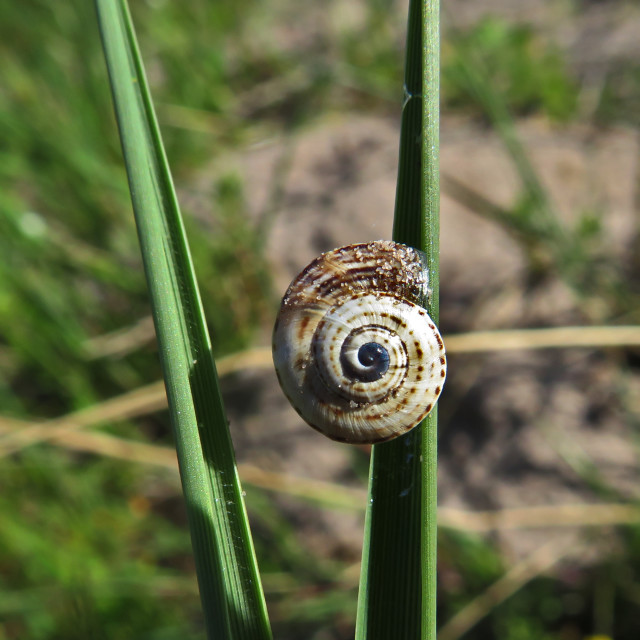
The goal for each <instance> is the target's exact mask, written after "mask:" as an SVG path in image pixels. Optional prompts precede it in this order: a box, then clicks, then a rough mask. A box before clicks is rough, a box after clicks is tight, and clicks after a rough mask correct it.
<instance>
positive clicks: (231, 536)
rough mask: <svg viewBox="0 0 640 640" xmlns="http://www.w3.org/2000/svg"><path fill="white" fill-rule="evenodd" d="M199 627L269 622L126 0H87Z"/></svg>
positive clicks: (217, 629)
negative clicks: (148, 316)
mask: <svg viewBox="0 0 640 640" xmlns="http://www.w3.org/2000/svg"><path fill="white" fill-rule="evenodd" d="M96 6H97V10H98V18H99V23H100V31H101V35H102V40H103V45H104V51H105V57H106V60H107V67H108V71H109V77H110V80H111V89H112V93H113V102H114V105H115V111H116V116H117V120H118V126H119V129H120V138H121V141H122V149H123V152H124V158H125V163H126V167H127V173H128V176H129V186H130V189H131V198H132V201H133V208H134V212H135V217H136V223H137V226H138V235H139V239H140V246H141V249H142V255H143V260H144V266H145V272H146V276H147V281H148V286H149V291H150V295H151V305H152V310H153V315H154V321H155V325H156V332H157V336H158V345H159V351H160V356H161V359H162V365H163V370H164V377H165V384H166V389H167V396H168V399H169V410H170V414H171V418H172V423H173V426H174V432H175V440H176V447H177V452H178V460H179V463H180V472H181V477H182V484H183V489H184V495H185V500H186V504H187V510H188V516H189V526H190V529H191V538H192V543H193V550H194V556H195V561H196V568H197V573H198V581H199V584H200V594H201V598H202V603H203V608H204V613H205V621H206V627H207V633H208V637H209V638H216V639H233V640H238V639H249V638H250V639H251V640H256V639H258V640H259V639H267V638H270V637H271V631H270V628H269V623H268V620H267V614H266V608H265V604H264V596H263V593H262V588H261V585H260V580H259V576H258V569H257V564H256V560H255V554H254V550H253V545H252V541H251V536H250V533H249V527H248V522H247V517H246V512H245V507H244V502H243V499H242V492H241V489H240V484H239V481H238V475H237V471H236V465H235V459H234V453H233V447H232V444H231V438H230V435H229V430H228V427H227V420H226V418H225V414H224V408H223V405H222V399H221V397H220V392H219V389H218V379H217V374H216V369H215V363H214V361H213V357H212V354H211V345H210V342H209V336H208V334H207V330H206V325H205V320H204V316H203V313H202V306H201V302H200V297H199V293H198V290H197V285H196V280H195V276H194V271H193V265H192V262H191V258H190V255H189V249H188V246H187V241H186V237H185V233H184V228H183V223H182V220H181V217H180V211H179V208H178V203H177V200H176V196H175V191H174V188H173V184H172V180H171V175H170V172H169V167H168V164H167V159H166V157H165V153H164V149H163V146H162V141H161V138H160V133H159V129H158V125H157V122H156V118H155V114H154V111H153V106H152V103H151V98H150V95H149V91H148V88H147V82H146V78H145V74H144V69H143V66H142V61H141V58H140V54H139V52H138V47H137V43H136V39H135V34H134V31H133V26H132V23H131V18H130V15H129V11H128V7H127V5H126V2H125V0H96Z"/></svg>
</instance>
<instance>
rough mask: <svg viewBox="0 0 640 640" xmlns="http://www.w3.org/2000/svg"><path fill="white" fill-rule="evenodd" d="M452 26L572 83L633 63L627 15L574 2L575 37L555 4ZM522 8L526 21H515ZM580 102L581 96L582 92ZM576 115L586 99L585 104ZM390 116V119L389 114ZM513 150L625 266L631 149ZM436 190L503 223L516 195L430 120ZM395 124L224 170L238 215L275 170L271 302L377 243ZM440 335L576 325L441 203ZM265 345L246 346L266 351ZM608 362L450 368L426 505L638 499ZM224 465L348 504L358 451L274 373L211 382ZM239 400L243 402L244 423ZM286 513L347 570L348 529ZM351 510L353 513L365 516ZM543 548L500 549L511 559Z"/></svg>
mask: <svg viewBox="0 0 640 640" xmlns="http://www.w3.org/2000/svg"><path fill="white" fill-rule="evenodd" d="M446 5H447V11H446V14H447V15H455V16H456V22H457V23H458V24H460V25H464V24H468V23H470V22H472V21H474V20H477V19H478V18H479V17H480V16H481V15H484V14H485V13H486V12H491V11H495V12H496V13H499V14H500V15H502V16H505V17H507V18H508V19H510V20H514V21H532V22H534V23H536V24H538V25H541V26H543V27H544V28H545V29H547V31H548V32H549V33H550V34H551V37H552V38H554V39H555V40H556V42H557V43H558V45H559V46H560V47H561V48H562V50H563V51H565V52H566V56H567V58H568V60H569V63H570V65H571V67H572V68H573V69H574V70H576V72H577V73H579V74H581V76H582V77H585V76H589V77H590V78H592V84H590V85H589V86H595V85H596V84H597V79H598V77H599V75H601V74H602V73H603V71H604V70H605V69H606V68H607V65H609V64H613V62H615V61H616V60H619V59H620V58H621V57H630V58H633V57H636V58H637V56H638V55H639V54H640V39H639V38H638V37H637V34H638V33H640V10H639V9H638V8H633V7H631V6H630V5H628V4H626V3H607V2H603V3H597V2H591V3H590V2H584V3H583V5H584V9H583V11H582V14H581V17H580V19H579V20H577V21H576V20H575V19H574V20H569V19H568V13H569V12H568V10H567V6H568V3H563V2H543V1H541V0H537V1H534V2H528V3H521V2H506V1H505V0H485V1H484V2H464V1H463V0H455V1H450V2H447V3H446ZM524 5H526V7H524ZM587 93H588V92H587ZM583 99H584V101H585V105H584V108H585V109H588V108H589V95H585V96H584V97H583ZM398 115H399V109H398ZM518 130H519V134H520V137H521V139H522V141H523V142H524V144H525V147H526V149H527V151H528V153H529V155H530V158H531V160H532V162H533V164H534V166H535V168H536V169H537V171H538V173H539V176H540V178H541V180H542V182H543V183H544V185H545V187H547V188H548V190H549V192H550V194H551V196H552V199H553V202H554V204H555V206H556V208H557V211H558V213H559V215H560V216H561V218H562V220H563V222H564V223H567V224H568V223H570V222H571V221H572V220H573V219H574V216H575V215H576V213H577V212H580V211H582V210H584V209H585V208H594V207H595V208H597V209H598V210H600V211H602V212H604V216H603V218H602V223H603V226H604V229H605V238H606V242H607V244H608V251H609V252H610V254H611V255H615V256H619V258H620V260H621V261H623V260H627V259H628V258H629V252H630V251H632V250H633V248H632V244H631V239H632V238H633V237H634V236H635V234H636V233H637V231H638V211H637V201H638V194H637V184H638V180H637V171H638V169H637V163H638V157H639V148H638V147H639V137H638V132H637V131H635V130H631V129H609V130H606V131H603V130H594V129H592V128H588V127H585V126H582V125H571V126H569V127H566V128H562V129H559V128H556V127H551V126H550V125H548V124H547V123H545V122H543V121H541V120H535V119H532V120H527V121H522V122H519V124H518ZM441 137H442V139H441V144H442V149H441V172H442V175H443V176H454V177H455V178H456V179H457V180H459V181H461V182H462V183H464V184H465V185H467V186H469V187H472V188H473V189H474V190H476V191H478V192H480V193H481V194H483V195H484V196H486V197H487V198H488V199H489V200H491V201H492V202H495V203H496V204H502V205H505V206H509V205H510V204H512V203H513V201H514V198H515V197H516V195H517V193H518V189H519V186H518V179H517V176H516V174H515V172H514V169H513V166H512V164H511V162H510V160H509V158H508V157H507V154H506V153H505V151H504V149H503V147H502V145H501V143H500V140H499V139H498V137H497V136H496V134H494V133H493V132H491V131H489V130H487V129H486V128H484V127H482V126H481V125H479V124H474V123H473V122H470V121H468V120H461V119H460V118H456V117H453V116H450V115H448V114H447V113H444V114H443V119H442V134H441ZM398 139H399V121H398V120H396V119H384V118H375V117H359V116H357V115H356V114H353V115H349V116H346V115H343V116H334V117H332V118H330V119H325V120H324V121H322V122H319V123H317V124H316V125H315V126H314V127H313V128H310V129H308V130H306V131H304V132H303V133H301V134H299V135H297V137H296V138H295V139H293V140H287V141H284V140H276V141H273V142H272V143H271V144H268V145H263V146H261V147H259V148H252V149H249V150H247V151H246V153H245V154H242V156H241V157H240V158H238V168H239V169H240V170H241V171H242V172H243V173H244V175H245V178H246V180H247V183H248V184H251V191H250V193H249V197H250V206H251V209H252V211H254V212H256V215H257V212H259V211H262V210H263V209H264V206H265V202H266V201H267V199H268V198H269V193H270V188H271V183H272V179H273V176H274V172H275V171H276V170H277V166H278V163H279V162H281V161H282V158H283V157H284V155H285V154H291V155H290V158H289V161H290V167H291V169H290V171H289V173H288V175H287V179H286V182H285V185H284V194H283V198H282V199H281V204H280V205H279V207H278V210H277V211H276V212H275V213H274V220H273V226H272V229H271V232H270V235H269V238H268V256H269V259H270V261H271V264H272V266H273V273H274V277H275V281H276V287H277V289H278V290H279V291H281V292H284V290H285V289H286V287H287V285H288V283H289V281H290V280H291V278H292V277H293V276H294V275H296V273H298V272H299V271H300V270H301V269H302V268H303V267H304V266H305V265H306V264H307V263H308V262H309V261H310V260H311V259H312V258H314V257H315V256H316V255H317V254H318V253H320V252H321V251H325V250H328V249H331V248H334V247H336V246H340V245H344V244H350V243H353V242H365V241H368V240H373V239H379V238H390V237H391V226H392V216H393V206H394V197H395V180H396V169H397V156H398ZM441 264H442V271H441V330H442V332H443V335H444V336H445V344H446V336H447V335H448V334H452V333H457V332H463V331H471V330H487V329H510V328H527V327H544V326H567V325H569V326H570V325H582V324H588V323H590V322H591V321H592V319H590V318H588V317H586V316H585V314H584V310H583V309H581V308H580V307H579V306H578V304H577V302H576V299H575V297H574V294H573V293H572V292H571V291H570V290H569V289H568V288H567V287H566V286H565V285H563V284H562V283H561V282H560V281H559V280H558V281H549V282H547V283H545V286H537V287H531V286H529V285H528V283H527V272H526V263H525V260H524V258H523V254H522V250H521V248H520V247H519V246H518V244H517V243H516V242H515V241H514V240H513V238H512V237H511V236H510V235H509V234H507V233H506V232H505V231H504V230H503V229H502V228H500V227H499V226H498V225H497V224H495V223H493V222H490V221H488V220H485V219H483V218H481V217H480V216H478V215H477V214H476V213H474V212H472V211H469V210H468V209H466V208H465V207H464V206H462V205H461V204H459V203H458V202H457V201H456V200H455V199H454V198H452V197H451V195H450V194H449V193H448V192H447V190H446V189H445V190H444V192H443V194H442V217H441ZM269 333H270V327H265V330H264V335H263V336H262V343H263V344H268V342H269ZM618 358H619V353H616V352H603V351H601V350H596V349H556V350H542V351H513V352H505V353H484V354H477V355H464V354H452V355H451V356H450V358H449V373H448V380H447V384H446V386H445V389H444V392H443V396H442V398H441V400H440V429H441V435H440V471H439V479H440V488H439V498H440V504H441V505H442V506H446V507H459V508H465V509H470V510H484V509H498V508H508V507H525V506H538V505H553V504H570V503H589V502H598V501H601V500H602V499H601V497H600V496H598V495H597V494H596V492H595V491H594V490H593V489H590V488H589V487H588V486H587V483H586V482H585V481H584V472H585V471H584V470H585V469H593V470H594V472H596V473H597V474H598V476H599V478H600V480H602V481H603V482H604V483H606V484H607V485H610V486H611V487H614V488H615V490H616V491H617V492H618V496H619V497H620V498H625V497H627V498H634V499H637V498H638V497H639V496H638V486H640V483H639V482H638V481H639V480H640V478H639V472H638V470H639V468H640V467H639V465H638V461H637V456H636V450H635V449H634V447H633V446H631V445H630V443H631V442H632V441H633V440H634V437H635V425H633V424H630V420H629V412H630V411H631V412H634V411H635V412H636V413H635V415H636V416H637V415H638V414H637V411H638V406H637V405H638V400H637V398H638V397H640V376H638V372H637V370H636V372H635V375H634V376H629V377H625V380H624V384H625V385H626V390H625V391H624V393H623V394H622V395H623V396H624V398H626V399H627V400H628V404H627V406H625V407H623V406H622V404H621V403H622V401H621V393H620V382H621V380H620V375H619V372H618V370H617V367H616V363H617V362H618ZM224 390H225V394H226V397H227V402H228V405H229V418H230V421H231V427H232V433H233V436H234V440H235V442H236V445H237V448H238V457H239V460H240V461H243V462H251V463H253V464H256V465H259V466H261V467H262V468H265V469H269V470H274V471H281V472H285V473H287V474H291V476H294V477H295V476H299V477H305V478H315V479H321V480H326V481H331V482H335V483H338V484H344V485H348V486H358V487H362V486H363V485H362V482H361V480H359V479H358V478H356V476H355V474H354V471H353V466H354V459H355V460H356V461H358V460H359V464H360V466H362V463H363V460H364V458H365V455H366V451H362V450H360V451H353V450H352V449H351V448H350V447H349V446H347V445H341V444H337V443H334V442H331V441H329V440H327V439H326V438H324V437H323V436H321V435H319V434H318V433H316V432H315V431H313V430H312V429H310V428H308V427H307V426H306V425H304V424H303V423H302V421H301V420H300V418H298V416H297V415H296V414H295V412H294V411H293V409H291V408H290V407H289V405H288V403H287V401H286V399H285V397H284V395H283V394H282V393H281V391H280V389H279V387H278V383H277V381H276V377H275V374H274V373H273V372H272V371H251V372H245V373H243V374H242V375H239V376H236V377H234V378H233V379H227V380H225V381H224ZM247 398H252V402H251V404H250V405H247ZM279 499H280V500H281V503H282V505H283V507H284V508H287V509H290V510H291V517H292V518H293V519H295V520H296V521H297V522H298V524H299V526H300V531H301V534H302V535H303V536H305V538H306V540H307V542H308V544H309V545H310V546H311V547H312V548H317V550H318V551H319V552H322V553H329V554H338V555H339V556H341V557H343V558H351V559H353V560H354V561H357V560H358V559H359V556H360V541H361V539H362V526H363V518H362V514H356V513H349V512H343V511H340V512H338V511H336V512H333V511H330V510H319V509H315V508H313V507H301V505H300V502H299V501H295V500H293V499H291V500H289V499H287V498H284V497H283V498H279ZM363 506H364V505H363ZM548 537H549V531H547V530H544V529H539V530H535V531H530V532H528V533H527V534H526V535H523V534H522V533H517V534H512V535H508V536H506V537H505V539H504V540H503V545H504V548H505V551H506V553H507V554H509V555H512V556H513V557H514V558H516V557H520V556H521V555H522V554H523V553H526V552H528V551H530V550H532V549H533V548H535V547H537V546H539V545H540V544H541V543H542V542H544V541H545V540H546V539H548Z"/></svg>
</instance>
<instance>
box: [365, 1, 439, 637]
mask: <svg viewBox="0 0 640 640" xmlns="http://www.w3.org/2000/svg"><path fill="white" fill-rule="evenodd" d="M439 19H440V16H439V2H438V0H424V1H423V2H422V1H420V0H411V2H410V6H409V26H408V37H407V62H406V69H405V88H406V93H407V95H406V99H405V103H404V106H403V111H402V132H401V139H400V165H399V170H398V188H397V195H396V211H395V218H394V229H393V237H394V240H396V241H398V242H403V243H405V244H409V245H412V246H414V247H416V248H418V249H421V250H422V251H424V252H425V254H426V255H427V262H428V268H429V273H430V287H431V289H432V296H431V299H430V300H429V301H425V308H426V309H427V310H428V312H429V314H430V315H431V317H432V318H433V319H434V320H435V321H436V322H437V320H438V299H439V295H438V293H439V292H438V281H439V261H438V257H439V208H440V195H439V194H440V191H439V164H438V162H439V51H440V43H439ZM421 96H425V99H421ZM436 464H437V409H434V411H433V412H432V413H431V414H430V415H429V416H428V417H427V418H426V420H425V421H424V422H423V423H422V425H421V426H420V427H417V428H416V429H414V430H413V431H410V432H409V434H407V435H406V436H403V437H401V438H398V439H396V440H392V441H391V442H389V443H384V444H379V445H375V446H374V447H373V454H372V459H371V470H370V480H369V504H368V508H367V516H366V524H365V541H364V549H363V558H362V573H361V580H360V594H359V599H358V619H357V624H356V639H357V640H365V639H366V640H375V639H379V638H380V639H382V638H384V639H390V638H402V639H403V640H435V637H436V617H435V612H436V535H437V523H436V504H437V484H436V479H437V468H436Z"/></svg>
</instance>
